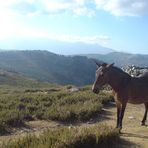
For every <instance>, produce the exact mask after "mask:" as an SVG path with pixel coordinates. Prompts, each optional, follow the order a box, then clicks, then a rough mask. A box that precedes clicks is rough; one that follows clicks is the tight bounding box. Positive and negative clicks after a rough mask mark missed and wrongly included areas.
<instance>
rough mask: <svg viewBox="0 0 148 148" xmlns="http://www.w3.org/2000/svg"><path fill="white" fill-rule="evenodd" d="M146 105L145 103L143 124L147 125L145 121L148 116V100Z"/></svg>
mask: <svg viewBox="0 0 148 148" xmlns="http://www.w3.org/2000/svg"><path fill="white" fill-rule="evenodd" d="M144 105H145V113H144V116H143V119H142V122H141V125H145V121H146V118H147V112H148V102H147V103H144Z"/></svg>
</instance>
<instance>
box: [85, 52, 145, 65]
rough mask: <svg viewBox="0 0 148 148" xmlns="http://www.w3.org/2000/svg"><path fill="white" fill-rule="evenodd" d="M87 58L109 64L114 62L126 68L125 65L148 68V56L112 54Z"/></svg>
mask: <svg viewBox="0 0 148 148" xmlns="http://www.w3.org/2000/svg"><path fill="white" fill-rule="evenodd" d="M83 56H84V55H83ZM85 56H87V57H88V58H95V59H98V60H103V61H105V62H108V63H112V62H114V63H115V64H116V65H117V66H125V65H137V66H142V67H145V66H148V55H141V54H129V53H122V52H112V53H108V54H104V55H103V54H87V55H85Z"/></svg>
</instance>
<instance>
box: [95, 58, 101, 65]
mask: <svg viewBox="0 0 148 148" xmlns="http://www.w3.org/2000/svg"><path fill="white" fill-rule="evenodd" d="M93 61H94V62H95V63H96V65H97V67H100V66H101V64H100V63H98V62H97V60H95V59H93Z"/></svg>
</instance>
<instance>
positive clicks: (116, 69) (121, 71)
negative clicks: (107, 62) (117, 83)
mask: <svg viewBox="0 0 148 148" xmlns="http://www.w3.org/2000/svg"><path fill="white" fill-rule="evenodd" d="M112 68H113V69H114V70H115V71H117V72H118V73H120V74H122V75H125V76H127V77H131V76H130V75H129V74H128V73H126V72H125V71H123V70H122V69H121V68H119V67H116V66H113V67H112Z"/></svg>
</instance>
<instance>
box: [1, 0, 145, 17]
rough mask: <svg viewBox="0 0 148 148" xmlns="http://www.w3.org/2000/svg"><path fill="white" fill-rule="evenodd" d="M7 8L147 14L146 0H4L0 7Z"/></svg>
mask: <svg viewBox="0 0 148 148" xmlns="http://www.w3.org/2000/svg"><path fill="white" fill-rule="evenodd" d="M1 8H9V9H11V10H13V11H15V12H17V13H19V14H23V15H24V14H26V15H29V16H33V15H38V14H61V13H65V12H72V13H73V14H74V15H77V16H79V15H86V16H90V17H91V16H94V14H95V13H96V11H98V10H104V11H108V12H110V13H111V14H112V15H115V16H140V15H145V14H148V1H147V0H7V1H6V0H5V1H2V0H1V1H0V9H1Z"/></svg>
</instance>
